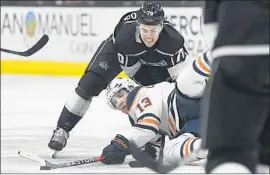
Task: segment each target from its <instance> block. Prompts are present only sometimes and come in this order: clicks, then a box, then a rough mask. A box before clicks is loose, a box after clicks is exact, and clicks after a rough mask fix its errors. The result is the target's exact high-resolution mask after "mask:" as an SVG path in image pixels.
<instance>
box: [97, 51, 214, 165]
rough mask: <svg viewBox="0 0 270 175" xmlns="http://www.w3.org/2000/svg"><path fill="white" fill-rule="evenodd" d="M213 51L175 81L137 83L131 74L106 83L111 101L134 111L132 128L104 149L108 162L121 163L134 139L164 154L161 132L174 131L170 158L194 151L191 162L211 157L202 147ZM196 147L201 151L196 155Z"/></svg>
mask: <svg viewBox="0 0 270 175" xmlns="http://www.w3.org/2000/svg"><path fill="white" fill-rule="evenodd" d="M209 57H211V55H209V53H207V52H206V53H204V54H203V56H199V57H198V58H197V59H195V60H194V62H193V64H188V65H187V66H186V67H185V68H183V70H182V71H181V73H180V74H179V75H178V77H177V79H176V82H175V83H170V82H161V83H157V84H155V85H150V86H141V85H136V84H135V83H134V82H133V81H132V80H129V79H125V78H116V79H114V80H113V81H112V82H111V83H110V84H109V85H108V87H107V88H106V97H107V102H108V104H109V105H110V106H111V107H112V108H113V109H117V110H121V111H122V112H123V113H125V114H128V116H129V120H130V122H131V125H132V127H131V128H130V129H128V130H126V131H123V132H121V133H119V134H117V135H116V136H115V138H114V139H113V140H112V141H111V143H110V144H109V145H108V146H106V147H105V148H104V149H103V152H102V156H103V157H104V160H103V163H104V164H121V163H123V162H124V160H125V157H126V156H127V155H129V154H130V150H129V142H130V141H131V140H132V141H133V142H134V143H135V144H136V145H137V146H138V147H140V148H142V149H143V148H144V147H145V151H146V152H148V153H149V155H151V156H152V157H153V158H155V157H158V155H157V154H156V151H155V150H156V149H154V148H157V147H158V146H160V142H161V140H160V138H161V135H162V134H164V135H167V136H169V138H170V140H169V141H167V142H166V143H165V146H164V152H163V155H164V160H165V161H166V162H168V163H170V162H174V161H179V160H180V159H181V158H184V157H186V156H189V157H188V159H185V160H187V162H186V163H190V162H191V161H196V160H200V159H202V158H206V156H207V151H204V150H201V149H200V148H201V147H200V145H201V139H200V137H199V136H200V129H199V111H200V110H199V104H200V99H201V97H202V95H203V91H204V88H205V85H206V82H207V81H206V78H207V77H208V76H209V73H210V62H211V59H209ZM194 151H196V153H195V154H190V153H192V152H194ZM197 152H198V153H197Z"/></svg>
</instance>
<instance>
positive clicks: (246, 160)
mask: <svg viewBox="0 0 270 175" xmlns="http://www.w3.org/2000/svg"><path fill="white" fill-rule="evenodd" d="M257 159H258V151H257V150H256V148H251V147H250V148H246V149H243V148H237V147H219V148H212V149H209V154H208V160H207V164H206V173H210V172H211V171H212V170H213V169H214V168H215V167H217V166H218V165H221V164H224V163H228V162H235V163H239V164H242V165H244V166H245V167H247V168H248V169H249V170H250V171H251V172H252V173H255V169H256V164H257Z"/></svg>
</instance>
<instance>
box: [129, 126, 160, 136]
mask: <svg viewBox="0 0 270 175" xmlns="http://www.w3.org/2000/svg"><path fill="white" fill-rule="evenodd" d="M134 127H137V128H141V129H147V130H151V131H153V132H154V133H155V134H157V133H158V130H157V129H156V128H154V127H151V126H147V125H141V124H135V125H134Z"/></svg>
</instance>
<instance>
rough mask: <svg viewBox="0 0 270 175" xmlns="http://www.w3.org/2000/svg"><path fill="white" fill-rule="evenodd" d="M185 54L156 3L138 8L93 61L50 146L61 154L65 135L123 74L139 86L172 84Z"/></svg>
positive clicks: (118, 26)
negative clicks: (94, 98)
mask: <svg viewBox="0 0 270 175" xmlns="http://www.w3.org/2000/svg"><path fill="white" fill-rule="evenodd" d="M186 55H187V50H186V49H185V47H184V38H183V36H182V35H181V34H180V33H179V32H178V31H177V30H176V29H174V28H173V27H172V25H171V24H170V23H169V22H167V21H166V20H165V19H164V11H163V8H162V6H161V5H160V4H159V3H149V2H145V3H143V5H142V7H141V8H140V9H139V10H138V11H132V12H129V13H127V14H125V15H124V16H123V17H122V18H121V19H120V21H119V23H118V24H117V26H116V27H115V30H114V32H113V34H111V35H110V36H109V37H108V38H107V39H106V40H105V41H103V42H102V43H101V44H100V46H99V48H98V49H97V51H96V53H95V54H94V55H93V58H92V59H91V61H90V63H89V65H88V67H87V68H86V70H85V72H84V75H83V76H82V77H81V79H80V80H79V82H78V85H77V87H76V88H75V89H74V92H73V94H71V96H70V98H69V99H68V100H67V101H66V103H65V105H64V107H63V110H62V112H61V114H60V117H59V120H58V122H57V127H56V129H55V130H54V132H53V136H52V137H51V139H50V141H49V144H48V146H49V148H51V149H53V150H55V151H61V150H62V149H63V148H64V147H65V146H66V144H67V139H68V137H69V132H70V131H71V130H72V129H73V128H74V127H75V125H76V124H77V123H78V122H79V121H80V120H81V118H82V117H83V116H84V115H85V113H86V111H87V110H88V108H89V106H90V104H91V99H92V98H93V97H95V96H98V95H99V93H100V92H101V91H102V90H103V89H105V88H106V86H107V85H108V84H109V83H110V82H111V81H112V79H113V78H114V77H116V76H117V75H118V73H120V72H121V71H122V70H124V71H125V73H127V74H128V75H129V77H131V78H133V79H134V80H135V81H136V82H138V83H140V84H141V85H151V84H155V83H159V82H162V81H171V80H174V79H175V78H176V76H177V75H178V71H179V70H180V69H181V66H182V63H183V62H184V61H185V58H186Z"/></svg>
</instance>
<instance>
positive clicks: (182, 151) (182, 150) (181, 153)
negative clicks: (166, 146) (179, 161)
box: [180, 139, 188, 157]
mask: <svg viewBox="0 0 270 175" xmlns="http://www.w3.org/2000/svg"><path fill="white" fill-rule="evenodd" d="M187 141H188V139H187V140H185V141H184V142H183V144H182V145H181V148H180V156H181V157H184V145H185V144H186V142H187Z"/></svg>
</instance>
